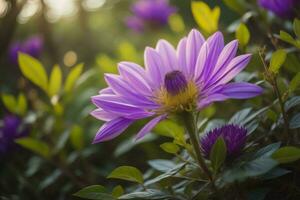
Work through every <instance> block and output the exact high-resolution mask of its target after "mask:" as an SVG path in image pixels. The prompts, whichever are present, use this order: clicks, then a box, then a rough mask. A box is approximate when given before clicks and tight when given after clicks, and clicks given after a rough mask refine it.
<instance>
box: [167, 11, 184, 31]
mask: <svg viewBox="0 0 300 200" xmlns="http://www.w3.org/2000/svg"><path fill="white" fill-rule="evenodd" d="M169 25H170V28H171V29H172V31H174V32H177V33H182V32H184V30H185V25H184V21H183V19H182V17H181V16H180V15H178V14H173V15H171V16H170V17H169Z"/></svg>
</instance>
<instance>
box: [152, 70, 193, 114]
mask: <svg viewBox="0 0 300 200" xmlns="http://www.w3.org/2000/svg"><path fill="white" fill-rule="evenodd" d="M197 97H198V88H197V86H196V85H195V83H194V82H193V81H187V80H186V78H185V76H184V75H183V73H182V72H180V71H172V72H169V73H167V74H166V75H165V80H164V85H163V86H162V87H161V88H160V89H159V90H158V91H157V93H156V95H155V101H156V102H157V103H158V104H160V105H161V107H160V108H159V109H158V110H156V112H157V113H159V114H162V113H176V112H181V111H191V110H193V109H194V108H195V106H196V103H197Z"/></svg>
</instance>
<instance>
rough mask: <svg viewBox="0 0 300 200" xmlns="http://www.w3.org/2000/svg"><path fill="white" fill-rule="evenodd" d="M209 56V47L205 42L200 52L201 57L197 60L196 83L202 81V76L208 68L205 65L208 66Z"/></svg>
mask: <svg viewBox="0 0 300 200" xmlns="http://www.w3.org/2000/svg"><path fill="white" fill-rule="evenodd" d="M208 56H209V46H208V44H207V42H205V43H204V44H203V45H202V47H201V50H200V52H199V56H198V59H197V64H196V68H195V74H194V76H195V77H194V79H195V81H196V82H198V81H199V79H201V76H202V75H203V72H204V70H205V67H206V65H205V64H206V61H207V60H208ZM199 82H200V81H199Z"/></svg>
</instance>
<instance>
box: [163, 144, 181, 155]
mask: <svg viewBox="0 0 300 200" xmlns="http://www.w3.org/2000/svg"><path fill="white" fill-rule="evenodd" d="M160 147H161V148H162V149H163V150H164V151H165V152H167V153H171V154H176V153H177V152H178V151H179V150H180V148H179V147H178V145H176V144H174V143H172V142H166V143H163V144H161V145H160Z"/></svg>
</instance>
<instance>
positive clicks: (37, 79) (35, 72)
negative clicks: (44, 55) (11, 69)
mask: <svg viewBox="0 0 300 200" xmlns="http://www.w3.org/2000/svg"><path fill="white" fill-rule="evenodd" d="M19 66H20V69H21V72H22V73H23V75H24V76H25V77H26V78H27V79H28V80H30V81H31V82H32V83H34V84H35V85H36V86H38V87H40V88H41V89H43V90H44V91H45V92H47V90H48V77H47V73H46V70H45V67H44V66H43V65H42V63H40V61H38V60H37V59H35V58H33V57H31V56H29V55H26V54H24V53H19Z"/></svg>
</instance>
